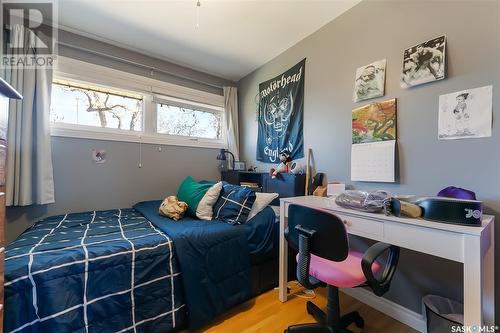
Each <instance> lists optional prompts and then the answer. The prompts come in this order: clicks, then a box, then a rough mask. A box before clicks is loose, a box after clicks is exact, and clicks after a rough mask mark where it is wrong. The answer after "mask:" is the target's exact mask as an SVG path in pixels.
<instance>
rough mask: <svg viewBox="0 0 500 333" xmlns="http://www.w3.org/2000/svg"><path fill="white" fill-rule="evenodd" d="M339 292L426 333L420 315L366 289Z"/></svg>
mask: <svg viewBox="0 0 500 333" xmlns="http://www.w3.org/2000/svg"><path fill="white" fill-rule="evenodd" d="M341 291H342V292H343V293H345V294H347V295H349V296H351V297H354V298H355V299H357V300H358V301H360V302H362V303H365V304H367V305H369V306H371V307H372V308H374V309H376V310H378V311H380V312H382V313H384V314H386V315H388V316H390V317H392V318H394V319H396V320H397V321H400V322H402V323H403V324H405V325H408V326H410V327H411V328H413V329H415V330H417V331H419V332H423V333H426V332H427V326H426V322H425V318H424V316H423V315H421V314H420V313H416V312H414V311H412V310H410V309H408V308H405V307H404V306H402V305H399V304H397V303H394V302H393V301H390V300H388V299H386V298H383V297H378V296H376V295H375V294H374V293H372V292H370V291H368V290H366V289H362V288H350V289H341Z"/></svg>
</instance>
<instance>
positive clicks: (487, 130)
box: [439, 86, 493, 140]
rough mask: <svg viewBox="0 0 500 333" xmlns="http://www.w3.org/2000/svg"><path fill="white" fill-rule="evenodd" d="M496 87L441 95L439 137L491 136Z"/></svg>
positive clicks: (448, 138)
mask: <svg viewBox="0 0 500 333" xmlns="http://www.w3.org/2000/svg"><path fill="white" fill-rule="evenodd" d="M492 106H493V87H492V86H485V87H481V88H475V89H468V90H463V91H458V92H454V93H451V94H446V95H441V96H439V139H441V140H452V139H463V138H482V137H490V136H491V125H492Z"/></svg>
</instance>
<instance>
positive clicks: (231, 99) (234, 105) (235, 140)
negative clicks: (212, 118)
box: [223, 87, 240, 161]
mask: <svg viewBox="0 0 500 333" xmlns="http://www.w3.org/2000/svg"><path fill="white" fill-rule="evenodd" d="M223 90H224V108H225V109H226V125H227V145H228V149H229V151H230V152H231V153H233V154H234V159H235V160H236V161H239V160H240V156H239V155H240V154H239V150H240V137H239V135H240V134H239V131H238V89H237V88H236V87H224V88H223Z"/></svg>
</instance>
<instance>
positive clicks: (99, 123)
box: [50, 57, 227, 148]
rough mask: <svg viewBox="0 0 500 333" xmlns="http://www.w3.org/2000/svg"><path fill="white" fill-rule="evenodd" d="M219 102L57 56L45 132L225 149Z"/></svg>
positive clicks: (210, 96)
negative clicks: (49, 124)
mask: <svg viewBox="0 0 500 333" xmlns="http://www.w3.org/2000/svg"><path fill="white" fill-rule="evenodd" d="M223 105H224V98H223V96H221V95H216V94H212V93H208V92H203V91H199V90H195V89H190V88H186V87H181V86H177V85H173V84H170V83H166V82H162V81H158V80H155V79H152V78H146V77H143V76H137V75H134V74H130V73H126V72H122V71H117V70H113V69H110V68H106V67H102V66H97V65H93V64H89V63H84V62H81V61H78V60H73V59H69V58H65V57H58V66H57V70H56V71H55V72H54V80H53V82H52V101H51V107H50V121H51V133H52V135H55V136H63V137H75V138H86V139H99V140H113V141H128V142H144V143H154V144H172V145H182V146H197V147H209V148H223V147H226V145H227V142H226V137H227V136H226V131H227V129H226V126H225V125H224V124H225V111H224V107H223Z"/></svg>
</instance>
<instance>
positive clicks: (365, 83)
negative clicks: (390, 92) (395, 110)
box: [352, 59, 387, 102]
mask: <svg viewBox="0 0 500 333" xmlns="http://www.w3.org/2000/svg"><path fill="white" fill-rule="evenodd" d="M386 62H387V61H386V60H385V59H383V60H379V61H375V62H373V63H371V64H369V65H366V66H363V67H359V68H358V69H357V70H356V78H355V80H354V93H353V97H352V100H353V101H354V102H359V101H363V100H365V99H370V98H374V97H380V96H384V88H385V66H386Z"/></svg>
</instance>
